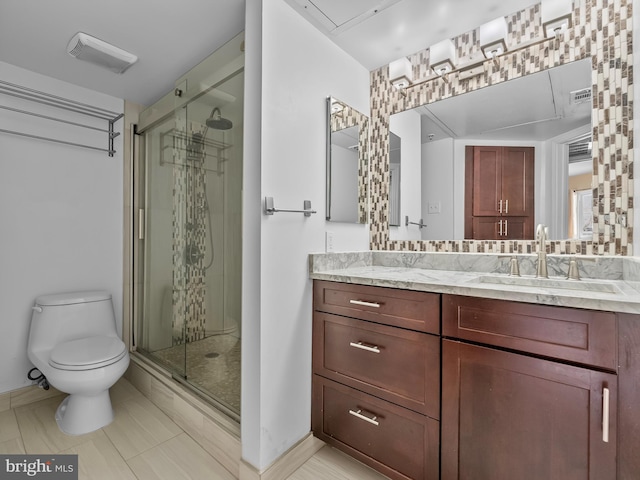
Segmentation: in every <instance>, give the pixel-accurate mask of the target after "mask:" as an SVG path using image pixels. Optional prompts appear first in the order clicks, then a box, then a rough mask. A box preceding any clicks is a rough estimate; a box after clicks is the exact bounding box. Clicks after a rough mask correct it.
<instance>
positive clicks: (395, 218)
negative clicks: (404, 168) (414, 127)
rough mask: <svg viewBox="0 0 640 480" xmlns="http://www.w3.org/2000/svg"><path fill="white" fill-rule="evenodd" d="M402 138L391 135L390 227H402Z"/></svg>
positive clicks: (391, 133)
mask: <svg viewBox="0 0 640 480" xmlns="http://www.w3.org/2000/svg"><path fill="white" fill-rule="evenodd" d="M401 148H402V147H401V141H400V137H399V136H398V135H396V134H395V133H393V132H390V133H389V225H391V226H392V227H398V226H400V204H401V198H400V197H401V196H400V181H401V178H402V175H401V169H400V158H401V156H402V155H401Z"/></svg>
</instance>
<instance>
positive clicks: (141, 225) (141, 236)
mask: <svg viewBox="0 0 640 480" xmlns="http://www.w3.org/2000/svg"><path fill="white" fill-rule="evenodd" d="M144 214H145V211H144V208H140V209H139V210H138V240H144V219H145V216H144Z"/></svg>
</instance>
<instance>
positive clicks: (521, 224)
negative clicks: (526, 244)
mask: <svg viewBox="0 0 640 480" xmlns="http://www.w3.org/2000/svg"><path fill="white" fill-rule="evenodd" d="M501 220H502V236H501V237H497V238H498V239H499V240H527V239H528V240H531V239H532V238H533V217H506V218H505V217H502V218H501Z"/></svg>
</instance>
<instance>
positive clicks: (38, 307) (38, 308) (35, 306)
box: [31, 305, 42, 313]
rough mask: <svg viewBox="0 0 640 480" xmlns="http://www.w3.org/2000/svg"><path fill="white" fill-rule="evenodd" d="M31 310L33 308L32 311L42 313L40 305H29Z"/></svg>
mask: <svg viewBox="0 0 640 480" xmlns="http://www.w3.org/2000/svg"><path fill="white" fill-rule="evenodd" d="M31 310H33V311H34V312H38V313H42V307H41V306H40V305H34V306H33V307H31Z"/></svg>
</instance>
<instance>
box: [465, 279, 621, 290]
mask: <svg viewBox="0 0 640 480" xmlns="http://www.w3.org/2000/svg"><path fill="white" fill-rule="evenodd" d="M472 282H474V283H488V284H493V285H513V286H518V287H534V288H547V289H551V290H555V289H562V290H574V291H581V292H594V293H622V291H621V290H620V289H619V288H618V286H617V285H615V284H613V283H609V282H606V281H601V280H588V279H587V280H567V279H564V278H540V277H516V276H508V275H482V276H480V277H477V278H475V279H473V280H472Z"/></svg>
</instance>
